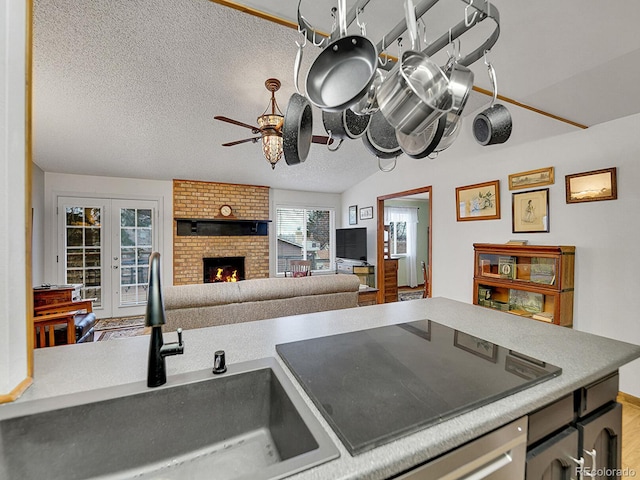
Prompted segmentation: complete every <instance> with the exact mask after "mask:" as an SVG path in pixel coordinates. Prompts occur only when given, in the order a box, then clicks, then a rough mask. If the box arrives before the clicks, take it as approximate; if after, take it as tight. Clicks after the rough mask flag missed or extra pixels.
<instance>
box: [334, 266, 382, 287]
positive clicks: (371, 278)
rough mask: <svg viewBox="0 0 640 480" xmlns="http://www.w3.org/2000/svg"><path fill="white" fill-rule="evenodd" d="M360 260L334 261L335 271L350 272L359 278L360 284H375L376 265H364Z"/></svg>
mask: <svg viewBox="0 0 640 480" xmlns="http://www.w3.org/2000/svg"><path fill="white" fill-rule="evenodd" d="M365 264H366V262H364V261H362V260H342V261H340V262H336V273H350V274H353V275H357V276H358V277H359V278H360V283H361V284H362V285H367V286H369V287H372V288H373V287H375V286H376V267H375V265H365Z"/></svg>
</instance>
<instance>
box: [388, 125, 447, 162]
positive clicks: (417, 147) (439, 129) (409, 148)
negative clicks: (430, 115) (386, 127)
mask: <svg viewBox="0 0 640 480" xmlns="http://www.w3.org/2000/svg"><path fill="white" fill-rule="evenodd" d="M446 123H447V121H446V118H445V117H444V115H443V116H441V117H440V118H439V119H437V120H436V121H435V122H431V124H430V125H429V126H428V127H427V128H426V130H424V131H423V132H421V133H418V134H415V135H407V134H404V133H402V132H401V131H400V130H396V138H397V139H398V144H399V145H400V148H401V149H402V151H403V152H404V153H406V154H407V156H409V157H411V158H424V157H426V156H428V155H430V154H431V153H432V152H433V151H434V150H435V149H436V147H437V146H438V144H439V143H440V140H441V139H442V135H443V134H444V130H445V126H446Z"/></svg>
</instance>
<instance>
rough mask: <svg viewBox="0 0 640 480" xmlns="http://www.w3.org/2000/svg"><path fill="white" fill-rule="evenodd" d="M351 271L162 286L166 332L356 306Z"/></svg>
mask: <svg viewBox="0 0 640 480" xmlns="http://www.w3.org/2000/svg"><path fill="white" fill-rule="evenodd" d="M359 286H360V280H359V278H358V277H357V276H356V275H345V274H340V275H313V276H308V277H299V278H291V277H288V278H260V279H253V280H244V281H241V282H229V283H203V284H196V285H175V286H167V287H165V288H164V289H163V300H164V307H165V318H166V324H165V325H164V327H163V329H164V330H165V331H173V330H176V329H177V328H182V329H183V330H185V329H192V328H202V327H211V326H216V325H225V324H230V323H239V322H252V321H255V320H264V319H267V318H276V317H284V316H288V315H299V314H303V313H313V312H322V311H326V310H338V309H343V308H351V307H357V306H358V291H359Z"/></svg>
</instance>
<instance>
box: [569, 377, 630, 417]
mask: <svg viewBox="0 0 640 480" xmlns="http://www.w3.org/2000/svg"><path fill="white" fill-rule="evenodd" d="M618 381H619V376H618V372H615V373H612V374H611V375H608V376H606V377H604V378H601V379H600V380H597V381H595V382H593V383H592V384H590V385H587V386H586V387H583V388H581V389H579V390H577V392H576V395H577V396H578V398H577V400H576V408H577V412H578V416H579V417H584V416H585V415H588V414H590V413H591V412H593V411H595V410H597V409H598V408H600V407H601V406H602V405H605V404H606V403H609V402H611V401H615V399H616V397H617V396H618Z"/></svg>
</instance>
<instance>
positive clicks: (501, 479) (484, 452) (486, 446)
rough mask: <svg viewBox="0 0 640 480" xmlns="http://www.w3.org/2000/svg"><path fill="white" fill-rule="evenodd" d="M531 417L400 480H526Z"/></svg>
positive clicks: (503, 428) (406, 474) (513, 423)
mask: <svg viewBox="0 0 640 480" xmlns="http://www.w3.org/2000/svg"><path fill="white" fill-rule="evenodd" d="M526 440H527V417H522V418H520V419H518V420H516V421H514V422H511V423H510V424H508V425H505V426H504V427H502V428H499V429H498V430H495V431H493V432H491V433H488V434H486V435H484V436H483V437H480V438H478V439H477V440H473V441H472V442H470V443H467V444H466V445H464V446H462V447H459V448H457V449H455V450H453V451H452V452H449V453H447V454H445V455H443V456H442V457H440V458H438V459H436V460H433V461H431V462H429V463H426V464H424V465H422V466H420V467H417V468H415V469H413V470H411V471H409V472H407V473H405V474H404V475H401V476H399V477H397V480H433V479H435V478H447V479H450V480H458V479H460V480H462V479H469V478H478V479H480V478H482V479H486V480H518V479H522V478H524V469H525V458H526V448H527V446H526Z"/></svg>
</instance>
